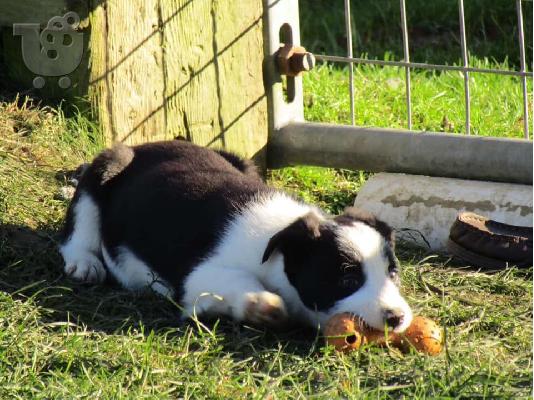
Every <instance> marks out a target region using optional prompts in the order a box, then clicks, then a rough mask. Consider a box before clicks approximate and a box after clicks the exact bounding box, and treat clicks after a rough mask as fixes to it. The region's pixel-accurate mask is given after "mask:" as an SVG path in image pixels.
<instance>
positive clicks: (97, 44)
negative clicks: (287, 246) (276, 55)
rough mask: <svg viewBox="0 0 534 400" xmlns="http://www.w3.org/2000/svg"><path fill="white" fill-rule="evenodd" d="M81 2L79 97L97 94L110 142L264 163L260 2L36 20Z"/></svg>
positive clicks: (133, 8) (180, 2)
mask: <svg viewBox="0 0 534 400" xmlns="http://www.w3.org/2000/svg"><path fill="white" fill-rule="evenodd" d="M6 1H7V0H0V5H1V4H2V3H5V2H6ZM73 1H82V2H85V3H83V4H85V5H86V6H87V8H88V18H86V19H84V21H85V24H86V25H88V26H89V28H88V29H87V31H86V33H87V41H86V47H87V48H86V58H85V59H86V60H87V62H86V63H85V64H83V65H82V67H81V69H80V71H79V72H80V74H81V75H80V76H79V77H78V78H77V82H79V85H78V87H77V90H78V91H77V92H76V93H77V95H84V94H88V95H89V98H90V99H91V104H92V106H93V109H94V111H95V115H97V118H98V121H99V123H100V126H101V127H102V131H103V132H104V135H105V137H106V140H107V142H108V143H112V142H114V141H122V142H125V143H129V144H134V143H141V142H146V141H154V140H161V139H170V138H173V137H176V136H182V137H184V138H187V139H188V140H191V141H193V142H195V143H197V144H200V145H204V146H212V147H224V148H226V149H229V150H232V151H234V152H236V153H239V154H241V155H243V156H247V157H252V156H256V157H257V159H258V160H259V162H260V163H264V161H265V160H264V148H265V146H266V143H267V136H268V119H267V100H266V96H265V88H264V86H263V72H262V63H263V61H264V51H263V2H262V0H243V1H239V2H238V1H234V0H144V1H136V2H132V1H130V0H45V2H46V3H47V4H48V3H50V4H51V5H50V8H49V10H48V11H47V13H43V14H42V15H39V16H36V17H35V18H37V19H39V20H46V19H47V18H49V17H50V16H52V15H56V14H61V12H63V11H64V10H65V6H64V4H63V3H64V2H66V3H69V4H70V3H71V2H73ZM21 3H24V5H25V6H26V5H28V4H34V3H36V0H28V1H27V2H21ZM41 4H42V3H41ZM34 6H35V7H36V8H42V7H37V5H35V4H34ZM23 8H24V7H22V8H19V9H17V10H15V11H14V13H13V14H14V15H9V16H7V17H6V16H4V19H5V21H7V22H9V21H15V20H17V18H18V17H17V15H18V14H20V13H23V12H24V10H23ZM49 14H50V16H49ZM7 22H6V23H7ZM16 46H17V45H16V43H15V45H14V47H15V48H16ZM24 79H27V78H24Z"/></svg>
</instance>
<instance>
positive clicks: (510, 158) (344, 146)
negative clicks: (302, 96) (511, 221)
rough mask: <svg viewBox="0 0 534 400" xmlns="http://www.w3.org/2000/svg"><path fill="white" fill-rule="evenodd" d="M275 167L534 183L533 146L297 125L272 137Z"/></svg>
mask: <svg viewBox="0 0 534 400" xmlns="http://www.w3.org/2000/svg"><path fill="white" fill-rule="evenodd" d="M268 152H269V153H268V154H269V155H268V163H269V167H270V168H282V167H285V166H290V165H317V166H322V167H335V168H347V169H354V170H366V171H373V172H380V171H387V172H403V173H409V174H417V175H429V176H441V177H452V178H463V179H475V180H484V181H497V182H510V183H522V184H532V142H530V141H526V140H522V139H507V138H494V137H481V136H465V135H454V134H444V133H427V132H421V133H416V132H411V131H404V130H396V129H385V128H361V127H351V126H340V125H330V124H319V123H311V122H307V123H291V124H289V125H287V126H285V127H284V128H282V129H281V130H279V131H277V132H275V133H274V134H273V135H272V136H271V141H270V142H269V148H268Z"/></svg>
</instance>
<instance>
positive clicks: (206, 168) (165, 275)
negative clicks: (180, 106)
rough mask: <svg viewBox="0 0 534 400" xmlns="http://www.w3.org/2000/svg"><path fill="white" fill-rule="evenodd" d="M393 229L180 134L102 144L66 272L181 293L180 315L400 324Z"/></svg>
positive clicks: (78, 207)
mask: <svg viewBox="0 0 534 400" xmlns="http://www.w3.org/2000/svg"><path fill="white" fill-rule="evenodd" d="M393 247H394V243H393V234H392V231H391V229H390V228H389V227H388V226H387V225H386V224H385V223H383V222H381V221H379V220H377V219H375V218H374V217H373V216H371V215H369V214H366V213H364V212H362V211H360V210H357V209H354V208H349V209H347V210H346V211H345V213H344V214H342V215H340V216H337V217H331V216H328V215H325V214H324V213H323V212H321V211H320V210H319V209H317V208H316V207H314V206H312V205H309V204H306V203H303V202H301V201H298V200H296V199H294V198H293V197H291V196H289V195H287V194H285V193H283V192H281V191H278V190H274V189H272V188H270V187H268V186H267V185H266V184H265V183H264V182H263V181H262V179H261V177H260V176H259V174H258V173H257V172H256V170H255V168H254V166H253V165H252V164H251V163H250V162H248V161H245V160H242V159H240V158H238V157H236V156H234V155H232V154H229V153H226V152H223V151H213V150H209V149H206V148H202V147H198V146H195V145H193V144H191V143H188V142H185V141H178V140H174V141H168V142H159V143H151V144H145V145H141V146H136V147H127V146H124V145H117V146H115V147H113V148H112V149H109V150H106V151H104V152H102V153H101V154H100V155H99V156H97V157H96V158H95V160H94V161H93V162H92V164H90V166H89V167H88V168H87V170H86V171H85V172H84V173H83V175H82V177H81V178H80V181H79V184H78V187H77V190H76V193H75V196H74V198H73V201H72V203H71V205H70V207H69V210H68V212H67V220H66V224H65V229H64V236H63V239H62V243H61V247H60V251H61V254H62V255H63V258H64V260H65V272H66V273H67V274H68V275H70V276H71V277H73V278H75V279H77V280H80V281H85V282H100V281H103V279H104V278H105V276H106V273H107V271H109V272H110V273H111V274H112V275H113V276H114V277H115V278H116V280H118V281H119V282H120V284H122V286H124V287H125V288H128V289H142V288H146V287H150V288H152V289H153V290H155V291H156V292H159V293H161V294H162V295H164V296H172V297H174V298H175V299H176V300H177V301H178V302H179V303H180V304H181V305H182V306H183V307H184V316H186V317H187V316H193V315H202V314H211V315H228V316H231V317H233V318H235V319H236V320H240V321H242V320H245V321H250V322H253V323H260V324H261V323H264V324H278V323H281V322H284V321H285V320H287V319H291V320H302V321H304V322H306V323H308V324H311V325H313V326H318V325H320V326H324V323H325V321H326V320H327V319H328V318H329V317H330V316H332V315H333V314H335V313H338V312H344V311H348V312H352V313H355V314H358V315H359V316H361V317H362V318H363V319H364V320H365V321H366V322H367V323H368V324H369V325H370V326H372V327H374V328H378V329H384V326H385V324H387V325H389V326H390V327H391V328H392V329H394V330H395V331H402V330H404V329H405V328H406V327H407V326H408V325H409V324H410V322H411V320H412V312H411V310H410V307H409V306H408V304H407V303H406V301H405V300H404V298H403V297H402V296H401V294H400V293H399V289H398V279H397V274H398V262H397V260H396V258H395V255H394V249H393Z"/></svg>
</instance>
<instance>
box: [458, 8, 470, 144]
mask: <svg viewBox="0 0 534 400" xmlns="http://www.w3.org/2000/svg"><path fill="white" fill-rule="evenodd" d="M458 7H459V14H460V42H461V45H462V61H463V64H464V67H465V68H468V67H469V55H468V52H467V42H466V39H465V17H464V13H465V12H464V0H459V1H458ZM464 98H465V133H466V134H468V135H470V134H471V100H470V96H469V71H464Z"/></svg>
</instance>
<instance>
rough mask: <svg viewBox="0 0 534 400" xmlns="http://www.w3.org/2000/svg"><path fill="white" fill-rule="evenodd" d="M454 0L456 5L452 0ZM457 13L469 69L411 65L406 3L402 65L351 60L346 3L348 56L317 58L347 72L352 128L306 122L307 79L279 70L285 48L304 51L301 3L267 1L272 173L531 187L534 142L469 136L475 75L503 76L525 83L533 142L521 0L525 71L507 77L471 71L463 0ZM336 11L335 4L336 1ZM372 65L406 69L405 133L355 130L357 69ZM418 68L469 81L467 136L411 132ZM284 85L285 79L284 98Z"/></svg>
mask: <svg viewBox="0 0 534 400" xmlns="http://www.w3.org/2000/svg"><path fill="white" fill-rule="evenodd" d="M451 1H455V0H451ZM457 1H458V7H459V22H460V39H461V49H462V61H463V65H461V66H456V65H439V64H428V63H414V62H410V54H409V35H408V28H407V21H406V4H405V0H400V15H401V27H402V39H403V48H404V60H403V61H385V60H368V59H363V58H356V57H353V54H352V29H351V20H350V0H344V6H345V28H346V36H347V56H346V57H339V56H331V55H316V56H315V57H316V58H317V59H318V60H324V61H334V62H341V63H345V64H347V65H348V66H349V82H348V89H349V92H350V113H351V121H352V125H333V124H322V123H312V122H305V121H304V113H303V90H302V79H301V77H299V76H287V77H282V76H281V75H280V72H279V68H277V66H276V62H275V61H276V57H277V56H278V54H279V53H278V52H279V50H280V48H281V47H283V46H284V45H285V46H299V45H300V33H299V19H298V0H266V4H265V6H266V10H267V25H268V53H269V54H268V55H269V59H268V60H267V63H266V72H267V81H268V82H269V84H270V93H269V101H270V109H271V111H272V112H271V115H270V125H271V126H272V131H271V135H270V138H269V148H268V162H269V166H270V167H271V168H280V167H284V166H290V165H317V166H323V167H336V168H348V169H363V170H367V171H373V172H380V171H387V172H404V173H410V174H418V175H429V176H442V177H455V178H464V179H476V180H489V181H500V182H516V183H523V184H532V142H531V141H530V140H521V139H509V138H493V137H480V136H474V135H471V134H470V133H471V120H470V114H471V108H470V107H471V105H470V103H471V99H470V90H469V74H470V73H471V72H477V73H484V74H500V75H511V76H518V77H520V81H521V86H522V94H523V121H524V123H523V129H524V136H525V138H526V139H528V138H529V122H530V119H529V113H528V101H527V79H532V77H533V73H532V72H531V71H530V72H529V71H528V69H527V65H526V62H525V40H524V31H523V13H522V6H521V0H516V8H517V23H518V33H519V34H518V46H519V49H520V70H519V71H508V70H498V69H487V68H477V67H472V66H470V65H469V63H468V57H467V45H466V38H465V20H464V3H463V0H457ZM332 6H333V7H334V6H336V4H335V3H334V2H333V4H332ZM355 63H357V64H374V65H381V66H395V67H404V69H405V86H406V109H407V121H408V124H407V125H408V126H407V130H400V129H385V128H374V127H358V126H355V125H354V112H355V111H354V76H353V65H354V64H355ZM414 68H418V69H427V70H449V71H450V70H452V71H459V72H461V73H462V74H463V78H464V96H465V133H466V134H465V135H462V134H446V133H433V132H432V133H431V132H415V131H412V130H411V129H412V111H411V109H412V107H411V105H412V100H411V79H410V73H411V70H412V69H414ZM282 79H287V91H288V95H284V93H283V88H282Z"/></svg>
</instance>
